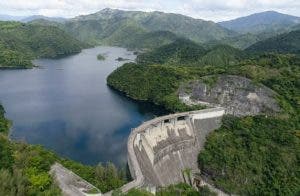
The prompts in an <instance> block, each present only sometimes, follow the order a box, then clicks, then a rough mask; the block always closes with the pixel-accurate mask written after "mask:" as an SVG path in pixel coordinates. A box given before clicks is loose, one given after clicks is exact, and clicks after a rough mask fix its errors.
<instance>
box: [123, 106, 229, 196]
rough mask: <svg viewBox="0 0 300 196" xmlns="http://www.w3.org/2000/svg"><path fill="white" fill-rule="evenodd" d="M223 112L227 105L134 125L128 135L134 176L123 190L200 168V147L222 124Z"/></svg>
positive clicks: (160, 182) (169, 181)
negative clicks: (198, 163) (135, 126)
mask: <svg viewBox="0 0 300 196" xmlns="http://www.w3.org/2000/svg"><path fill="white" fill-rule="evenodd" d="M224 114H225V109H224V108H212V109H205V110H199V111H192V112H184V113H177V114H171V115H167V116H162V117H158V118H155V119H152V120H150V121H147V122H145V123H143V124H141V125H140V126H139V127H137V128H135V129H133V130H132V132H131V134H130V136H129V139H128V165H129V169H130V172H131V175H132V177H133V179H134V180H133V181H132V182H130V183H128V184H126V185H124V186H123V187H122V190H123V191H124V192H126V191H128V190H129V189H131V188H134V187H146V188H148V189H155V188H156V187H161V186H167V185H170V184H175V183H179V182H184V181H185V176H184V171H186V170H189V171H192V172H193V171H199V170H198V166H197V156H198V154H199V151H200V150H201V149H202V148H203V145H204V143H205V141H206V136H207V135H208V134H209V133H210V132H212V131H213V130H215V129H218V128H219V127H220V126H221V120H222V116H223V115H224Z"/></svg>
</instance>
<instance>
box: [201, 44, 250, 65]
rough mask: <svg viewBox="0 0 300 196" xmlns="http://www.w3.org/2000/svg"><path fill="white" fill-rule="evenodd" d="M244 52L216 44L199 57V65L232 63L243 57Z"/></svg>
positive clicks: (244, 56)
mask: <svg viewBox="0 0 300 196" xmlns="http://www.w3.org/2000/svg"><path fill="white" fill-rule="evenodd" d="M246 56H247V55H246V53H245V52H243V51H241V50H239V49H236V48H233V47H231V46H228V45H217V46H215V47H214V48H212V49H211V50H209V51H208V52H207V53H206V54H205V55H204V56H202V57H201V59H200V65H213V66H219V65H233V64H237V63H238V62H240V61H241V60H243V59H244V58H246Z"/></svg>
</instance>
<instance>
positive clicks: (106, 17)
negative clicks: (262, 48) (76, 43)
mask: <svg viewBox="0 0 300 196" xmlns="http://www.w3.org/2000/svg"><path fill="white" fill-rule="evenodd" d="M32 23H36V21H32ZM38 23H39V24H41V23H44V24H48V25H49V24H51V25H56V26H58V27H60V28H61V29H63V30H65V31H66V32H68V33H70V34H71V35H73V36H74V37H76V38H77V39H79V40H81V41H84V42H86V43H90V44H94V45H96V44H110V45H124V46H128V45H132V44H129V43H132V42H133V41H132V40H134V39H135V38H136V36H138V37H139V39H140V38H141V37H147V35H149V34H148V33H153V32H165V31H169V32H171V33H173V34H175V35H176V36H179V37H186V38H188V39H191V40H193V41H195V42H206V41H209V40H219V39H222V38H225V37H230V36H232V35H234V34H235V33H233V32H232V31H230V30H227V29H225V28H223V27H221V26H220V25H218V24H216V23H213V22H208V21H204V20H200V19H194V18H191V17H187V16H183V15H180V14H169V13H163V12H140V11H122V10H115V9H104V10H101V11H99V12H97V13H94V14H90V15H85V16H78V17H75V18H73V19H70V20H67V21H65V22H63V23H53V22H45V21H41V20H39V21H38ZM150 36H153V35H151V34H150ZM160 38H162V37H160ZM168 40H169V36H167V37H166V40H164V41H163V42H162V43H165V42H169V41H168ZM157 43H158V42H157ZM133 45H135V44H133ZM145 45H148V44H145ZM161 45H162V44H160V46H161ZM142 46H143V44H142ZM137 47H139V46H137ZM151 47H152V46H151Z"/></svg>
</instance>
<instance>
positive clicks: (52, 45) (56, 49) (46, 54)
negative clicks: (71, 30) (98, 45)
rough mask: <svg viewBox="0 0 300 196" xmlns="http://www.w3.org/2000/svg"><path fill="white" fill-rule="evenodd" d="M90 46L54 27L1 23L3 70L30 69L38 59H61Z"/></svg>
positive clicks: (0, 44) (0, 52)
mask: <svg viewBox="0 0 300 196" xmlns="http://www.w3.org/2000/svg"><path fill="white" fill-rule="evenodd" d="M87 46H88V45H87V44H83V43H81V42H80V41H78V40H76V39H74V38H72V37H70V36H69V35H68V34H66V33H65V32H64V31H62V30H60V29H59V28H57V27H54V26H41V25H32V24H24V23H19V22H1V21H0V68H12V67H13V68H30V67H32V66H33V64H32V62H31V61H32V60H33V59H34V58H57V57H61V56H65V55H69V54H73V53H77V52H80V51H81V49H82V48H84V47H87Z"/></svg>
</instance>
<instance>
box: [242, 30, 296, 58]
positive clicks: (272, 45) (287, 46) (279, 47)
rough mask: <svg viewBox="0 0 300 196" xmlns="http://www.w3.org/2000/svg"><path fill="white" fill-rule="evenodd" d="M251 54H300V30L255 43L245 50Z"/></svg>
mask: <svg viewBox="0 0 300 196" xmlns="http://www.w3.org/2000/svg"><path fill="white" fill-rule="evenodd" d="M246 50H247V51H251V52H278V53H293V54H300V30H297V31H291V32H289V33H285V34H281V35H278V36H275V37H271V38H269V39H267V40H264V41H260V42H257V43H255V44H253V45H252V46H250V47H249V48H247V49H246Z"/></svg>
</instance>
